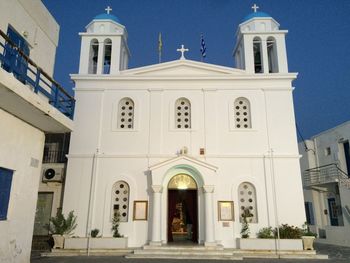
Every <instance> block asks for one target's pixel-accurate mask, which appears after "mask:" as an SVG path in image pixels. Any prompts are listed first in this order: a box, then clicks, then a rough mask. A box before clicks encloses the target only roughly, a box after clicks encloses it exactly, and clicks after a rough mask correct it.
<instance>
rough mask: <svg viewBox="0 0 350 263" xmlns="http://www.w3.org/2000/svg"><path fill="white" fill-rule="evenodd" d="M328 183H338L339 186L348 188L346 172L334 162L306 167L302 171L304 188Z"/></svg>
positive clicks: (349, 183) (349, 186) (349, 181)
mask: <svg viewBox="0 0 350 263" xmlns="http://www.w3.org/2000/svg"><path fill="white" fill-rule="evenodd" d="M330 183H339V184H340V185H341V186H345V187H347V188H350V179H349V177H348V174H347V173H345V172H344V171H342V170H341V169H340V168H339V167H338V165H337V164H335V163H332V164H328V165H323V166H319V167H315V168H311V169H307V170H305V171H304V173H303V185H304V187H306V188H310V187H312V186H324V185H326V184H330Z"/></svg>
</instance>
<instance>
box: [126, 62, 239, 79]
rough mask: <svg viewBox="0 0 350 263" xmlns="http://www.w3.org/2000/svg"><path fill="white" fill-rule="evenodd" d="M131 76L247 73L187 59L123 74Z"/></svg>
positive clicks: (131, 70)
mask: <svg viewBox="0 0 350 263" xmlns="http://www.w3.org/2000/svg"><path fill="white" fill-rule="evenodd" d="M121 74H122V75H126V76H127V75H130V76H149V77H152V76H179V77H181V76H182V77H183V76H188V77H190V76H203V77H204V76H225V75H226V76H228V75H244V74H245V71H244V70H240V69H235V68H229V67H224V66H218V65H213V64H209V63H203V62H198V61H193V60H187V59H182V60H181V59H179V60H175V61H171V62H165V63H159V64H155V65H150V66H145V67H140V68H134V69H128V70H124V71H122V72H121Z"/></svg>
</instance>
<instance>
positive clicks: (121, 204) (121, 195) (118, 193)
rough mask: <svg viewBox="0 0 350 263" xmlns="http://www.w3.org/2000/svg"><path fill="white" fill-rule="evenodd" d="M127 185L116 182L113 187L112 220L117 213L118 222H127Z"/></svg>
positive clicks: (128, 189) (128, 192) (128, 190)
mask: <svg viewBox="0 0 350 263" xmlns="http://www.w3.org/2000/svg"><path fill="white" fill-rule="evenodd" d="M129 194H130V188H129V185H128V184H127V183H126V182H124V181H118V182H116V183H115V184H114V186H113V193H112V195H113V213H112V218H113V217H114V216H115V215H116V214H117V213H118V212H119V215H120V222H128V216H129Z"/></svg>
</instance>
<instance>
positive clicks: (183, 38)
mask: <svg viewBox="0 0 350 263" xmlns="http://www.w3.org/2000/svg"><path fill="white" fill-rule="evenodd" d="M43 3H44V4H45V5H46V7H47V8H48V10H49V11H50V12H51V13H52V15H53V16H54V17H55V19H56V20H57V22H58V23H59V24H60V27H61V28H60V41H59V47H58V49H57V54H56V65H55V76H54V77H55V79H56V80H57V81H58V82H60V83H61V84H62V85H63V86H64V87H66V88H67V89H71V88H72V87H73V83H72V82H70V78H69V74H70V73H77V72H78V65H79V55H80V38H79V36H78V33H79V32H84V30H85V26H86V25H87V24H88V23H89V22H90V21H91V20H92V19H93V17H94V16H96V15H98V14H100V13H104V12H105V11H104V9H105V8H106V7H107V6H108V5H109V6H111V7H112V9H113V11H112V14H114V15H116V16H117V17H118V18H119V19H120V21H121V23H122V24H123V25H124V26H126V28H127V31H128V34H129V39H128V44H129V48H130V51H131V55H132V57H131V60H130V64H129V67H130V68H134V67H140V66H144V65H150V64H155V63H157V60H158V53H157V48H158V47H157V40H158V33H159V32H162V37H163V54H162V57H163V61H171V60H174V59H178V58H179V54H178V52H176V49H177V48H179V46H180V44H184V45H185V47H187V48H189V49H190V51H189V52H187V54H186V57H187V58H188V59H193V60H200V52H199V49H200V34H201V33H203V34H204V38H205V42H206V46H207V59H206V61H205V62H208V63H212V64H218V65H223V66H228V67H233V66H234V62H233V58H232V50H233V47H234V44H235V32H236V30H237V27H238V25H239V24H240V23H241V22H242V19H243V18H244V17H245V16H246V15H248V14H249V13H251V12H252V9H251V6H252V5H253V4H254V3H256V4H257V5H258V6H259V7H260V9H259V11H263V12H266V13H268V14H270V15H271V16H272V17H273V18H274V19H276V20H277V21H278V22H279V23H280V25H281V29H287V30H289V33H288V35H287V39H286V43H287V54H288V64H289V71H290V72H298V73H299V76H298V79H297V80H296V81H295V82H294V83H293V86H294V87H295V91H294V106H295V113H296V120H297V123H298V126H299V128H300V130H301V132H302V134H303V136H304V137H305V138H308V137H310V136H312V135H314V134H317V133H319V132H321V131H323V130H325V129H328V128H331V127H333V126H335V125H337V124H340V123H342V122H344V121H347V120H350V1H348V0H318V1H316V0H307V1H302V0H266V1H250V0H148V1H147V0H127V1H125V0H70V1H57V0H43Z"/></svg>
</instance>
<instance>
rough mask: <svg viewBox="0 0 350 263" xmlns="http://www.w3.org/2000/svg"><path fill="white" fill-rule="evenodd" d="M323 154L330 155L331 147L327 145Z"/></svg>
mask: <svg viewBox="0 0 350 263" xmlns="http://www.w3.org/2000/svg"><path fill="white" fill-rule="evenodd" d="M324 154H325V155H326V156H329V155H331V147H327V148H326V149H324Z"/></svg>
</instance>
